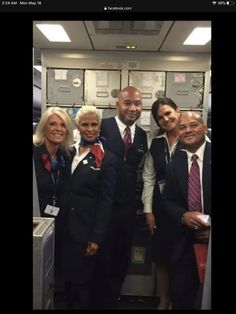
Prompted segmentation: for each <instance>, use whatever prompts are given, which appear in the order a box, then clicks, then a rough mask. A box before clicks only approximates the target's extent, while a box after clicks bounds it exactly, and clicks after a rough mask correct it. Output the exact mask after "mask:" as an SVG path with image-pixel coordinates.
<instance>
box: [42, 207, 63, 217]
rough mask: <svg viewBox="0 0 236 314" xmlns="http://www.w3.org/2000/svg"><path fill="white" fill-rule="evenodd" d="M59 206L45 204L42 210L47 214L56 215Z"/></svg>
mask: <svg viewBox="0 0 236 314" xmlns="http://www.w3.org/2000/svg"><path fill="white" fill-rule="evenodd" d="M59 210H60V208H59V207H56V206H52V205H47V206H46V208H45V210H44V212H45V214H49V215H52V216H55V217H56V216H57V214H58V213H59Z"/></svg>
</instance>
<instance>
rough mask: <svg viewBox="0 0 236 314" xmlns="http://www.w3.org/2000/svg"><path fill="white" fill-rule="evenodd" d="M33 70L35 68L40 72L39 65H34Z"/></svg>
mask: <svg viewBox="0 0 236 314" xmlns="http://www.w3.org/2000/svg"><path fill="white" fill-rule="evenodd" d="M34 68H35V69H36V70H38V71H39V72H42V67H41V65H34Z"/></svg>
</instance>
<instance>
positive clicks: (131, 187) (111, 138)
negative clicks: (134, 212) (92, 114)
mask: <svg viewBox="0 0 236 314" xmlns="http://www.w3.org/2000/svg"><path fill="white" fill-rule="evenodd" d="M100 135H101V136H102V137H103V138H104V145H105V146H106V147H107V148H108V149H109V150H110V151H111V152H112V153H114V154H115V155H116V157H117V159H118V170H117V172H118V177H117V186H116V194H115V201H116V203H120V204H127V203H132V202H135V198H136V188H137V176H138V169H139V166H140V164H141V163H142V161H143V158H144V155H145V153H146V152H147V134H146V132H145V131H144V130H143V129H141V128H140V127H139V126H137V125H136V126H135V135H134V140H133V143H132V145H131V146H130V148H129V149H128V151H127V154H126V156H125V148H124V142H123V139H122V137H121V135H120V131H119V127H118V125H117V123H116V119H115V118H114V117H111V118H106V119H103V120H102V125H101V132H100Z"/></svg>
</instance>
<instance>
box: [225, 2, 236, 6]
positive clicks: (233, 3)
mask: <svg viewBox="0 0 236 314" xmlns="http://www.w3.org/2000/svg"><path fill="white" fill-rule="evenodd" d="M226 4H227V5H235V2H234V1H226Z"/></svg>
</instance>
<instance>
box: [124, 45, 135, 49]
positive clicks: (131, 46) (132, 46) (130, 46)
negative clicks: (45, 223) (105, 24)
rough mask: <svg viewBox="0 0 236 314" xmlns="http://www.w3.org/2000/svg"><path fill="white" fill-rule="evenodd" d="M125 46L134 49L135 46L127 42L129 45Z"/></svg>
mask: <svg viewBox="0 0 236 314" xmlns="http://www.w3.org/2000/svg"><path fill="white" fill-rule="evenodd" d="M125 48H126V49H136V48H137V46H135V45H131V44H129V45H126V46H125Z"/></svg>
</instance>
